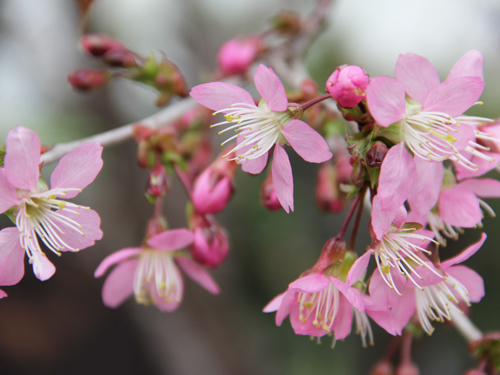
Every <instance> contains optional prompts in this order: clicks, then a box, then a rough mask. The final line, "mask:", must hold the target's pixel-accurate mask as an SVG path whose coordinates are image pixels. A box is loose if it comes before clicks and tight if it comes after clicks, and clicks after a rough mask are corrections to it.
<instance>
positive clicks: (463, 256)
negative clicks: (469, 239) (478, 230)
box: [440, 233, 488, 272]
mask: <svg viewBox="0 0 500 375" xmlns="http://www.w3.org/2000/svg"><path fill="white" fill-rule="evenodd" d="M486 237H488V236H486V233H482V234H481V239H480V240H479V241H478V242H476V243H475V244H472V245H470V246H469V247H468V248H466V249H465V250H464V251H462V252H461V253H460V254H458V255H456V256H454V257H453V258H451V259H448V260H446V261H444V262H441V264H440V266H441V268H442V269H443V270H445V271H446V272H448V269H449V268H450V267H451V266H453V265H455V264H458V263H462V262H464V261H466V260H467V259H469V258H470V257H471V256H472V255H474V254H475V253H476V251H478V250H479V249H480V248H481V246H483V243H484V241H486Z"/></svg>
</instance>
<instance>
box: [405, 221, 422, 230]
mask: <svg viewBox="0 0 500 375" xmlns="http://www.w3.org/2000/svg"><path fill="white" fill-rule="evenodd" d="M423 227H424V226H423V225H422V224H420V223H406V224H405V225H403V226H402V227H401V229H413V230H414V231H416V230H420V229H422V228H423Z"/></svg>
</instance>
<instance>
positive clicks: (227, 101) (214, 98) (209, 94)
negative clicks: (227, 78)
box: [189, 82, 255, 111]
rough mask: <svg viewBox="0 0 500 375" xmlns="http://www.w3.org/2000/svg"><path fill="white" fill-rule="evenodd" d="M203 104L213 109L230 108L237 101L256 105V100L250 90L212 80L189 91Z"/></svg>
mask: <svg viewBox="0 0 500 375" xmlns="http://www.w3.org/2000/svg"><path fill="white" fill-rule="evenodd" d="M189 95H191V96H192V97H193V99H194V100H196V101H197V102H198V103H200V104H201V105H204V106H205V107H207V108H210V109H211V110H213V111H220V110H222V109H227V108H229V106H230V105H233V104H236V103H247V104H252V105H254V106H255V101H254V100H253V98H252V95H250V94H249V93H248V91H246V90H243V89H242V88H241V87H238V86H235V85H232V84H230V83H222V82H210V83H204V84H202V85H198V86H195V87H193V89H192V90H191V92H190V93H189Z"/></svg>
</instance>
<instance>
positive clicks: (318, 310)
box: [263, 250, 373, 345]
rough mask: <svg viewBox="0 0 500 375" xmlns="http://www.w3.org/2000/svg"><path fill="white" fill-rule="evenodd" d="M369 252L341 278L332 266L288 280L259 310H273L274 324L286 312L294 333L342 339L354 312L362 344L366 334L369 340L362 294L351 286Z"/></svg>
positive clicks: (364, 269) (361, 274)
mask: <svg viewBox="0 0 500 375" xmlns="http://www.w3.org/2000/svg"><path fill="white" fill-rule="evenodd" d="M372 252H373V251H371V250H370V251H368V252H366V253H365V254H363V255H362V256H361V257H359V258H358V259H356V261H355V262H354V263H353V264H352V266H351V268H350V269H349V272H348V273H347V276H345V280H344V281H343V280H341V277H340V275H337V277H335V276H333V275H332V274H331V273H332V271H333V270H334V269H335V267H327V268H325V269H324V270H323V271H321V272H314V271H310V272H309V274H306V275H305V276H303V277H301V278H299V279H297V280H295V281H294V282H292V283H291V284H290V285H289V286H288V290H287V291H286V292H285V293H283V294H280V295H278V296H277V297H275V298H274V299H273V300H272V301H271V302H270V303H269V304H268V305H267V306H266V307H265V308H264V310H263V311H264V312H273V311H276V325H278V326H281V323H282V322H283V320H284V319H285V318H286V317H287V316H288V315H290V323H291V325H292V328H293V330H294V331H295V333H296V334H297V335H309V336H316V337H321V336H324V335H326V334H328V333H330V332H333V335H334V339H335V340H341V339H344V338H345V337H346V336H347V335H348V334H349V332H350V331H351V324H352V316H353V313H354V316H355V320H356V324H357V332H358V333H360V334H361V337H362V341H363V343H364V344H365V345H366V336H367V335H368V337H369V340H370V342H373V337H372V331H371V328H370V325H369V322H368V319H367V317H366V314H365V313H364V310H365V302H364V299H363V296H362V294H361V293H360V291H359V290H358V289H357V288H356V287H355V286H354V284H356V283H357V282H358V281H359V280H360V279H361V277H362V276H363V274H364V273H365V271H366V267H367V266H368V262H369V260H370V255H371V253H372ZM337 271H339V269H337ZM333 272H335V271H333Z"/></svg>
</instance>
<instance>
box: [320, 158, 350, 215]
mask: <svg viewBox="0 0 500 375" xmlns="http://www.w3.org/2000/svg"><path fill="white" fill-rule="evenodd" d="M339 154H340V152H339V153H337V154H336V155H335V158H334V163H331V162H329V161H328V162H326V163H323V164H321V166H320V168H319V170H318V175H317V179H316V203H317V205H318V207H319V208H320V209H321V210H322V211H325V212H330V213H334V214H338V213H340V212H342V210H343V209H344V208H345V206H346V204H347V199H346V196H345V194H344V193H343V192H342V191H341V190H340V185H341V184H345V183H347V182H349V181H350V176H351V173H352V166H351V164H350V163H349V158H348V157H347V156H346V155H343V156H342V155H341V156H340V157H339Z"/></svg>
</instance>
